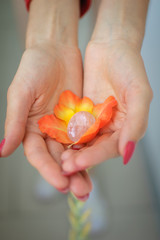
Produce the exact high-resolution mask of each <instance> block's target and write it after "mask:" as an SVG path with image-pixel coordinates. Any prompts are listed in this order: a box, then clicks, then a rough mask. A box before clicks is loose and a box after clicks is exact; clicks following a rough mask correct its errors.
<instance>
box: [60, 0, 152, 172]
mask: <svg viewBox="0 0 160 240" xmlns="http://www.w3.org/2000/svg"><path fill="white" fill-rule="evenodd" d="M147 8H148V0H143V1H139V0H136V1H132V0H102V2H101V5H100V9H99V12H98V17H97V22H96V26H95V29H94V32H93V35H92V38H91V41H90V43H89V44H88V47H87V50H86V55H85V64H84V87H83V94H84V96H88V97H90V98H91V99H92V100H93V101H94V102H95V103H101V102H103V101H104V100H105V99H106V98H107V97H108V96H110V95H113V96H115V98H116V99H117V101H118V108H117V111H116V113H115V115H114V117H113V121H112V122H111V123H110V124H109V125H108V126H107V127H106V128H104V129H103V130H102V131H101V132H100V134H99V135H98V136H97V138H96V139H95V141H94V142H91V143H90V144H89V145H88V147H86V148H84V149H83V151H82V150H81V152H79V153H75V152H74V151H72V150H69V151H68V153H67V152H64V153H63V155H62V160H65V161H64V164H63V170H64V171H65V172H68V173H71V172H75V171H78V170H80V169H81V170H82V169H85V168H88V167H90V166H93V165H96V164H99V163H100V162H103V161H105V160H107V159H110V158H114V157H117V156H119V155H121V156H122V157H123V163H124V164H127V163H128V162H129V160H130V159H131V157H132V155H133V152H134V149H135V146H136V143H137V142H138V141H139V140H140V139H141V138H142V137H143V135H144V133H145V131H146V128H147V122H148V114H149V107H150V102H151V99H152V90H151V87H150V85H149V82H148V79H147V75H146V72H145V68H144V63H143V60H142V58H141V54H140V49H141V45H142V41H143V37H144V32H145V22H146V15H147ZM66 160H67V161H66Z"/></svg>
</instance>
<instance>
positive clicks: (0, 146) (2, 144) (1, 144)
mask: <svg viewBox="0 0 160 240" xmlns="http://www.w3.org/2000/svg"><path fill="white" fill-rule="evenodd" d="M4 144H5V139H3V140H2V142H1V143H0V157H1V152H2V148H3V146H4Z"/></svg>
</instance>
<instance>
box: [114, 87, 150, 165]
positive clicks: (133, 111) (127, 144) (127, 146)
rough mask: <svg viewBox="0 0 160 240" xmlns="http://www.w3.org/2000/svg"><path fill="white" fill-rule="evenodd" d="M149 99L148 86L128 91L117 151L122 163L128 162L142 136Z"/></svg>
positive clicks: (146, 122) (146, 118)
mask: <svg viewBox="0 0 160 240" xmlns="http://www.w3.org/2000/svg"><path fill="white" fill-rule="evenodd" d="M151 99H152V90H151V88H150V87H147V88H146V89H145V88H144V87H143V89H142V90H141V91H140V90H139V91H130V92H129V94H128V96H127V115H126V120H125V121H124V125H123V127H122V129H121V132H120V138H119V152H120V154H121V155H122V156H123V163H124V164H127V163H128V162H129V160H130V158H131V157H132V154H133V152H134V150H135V146H136V143H137V142H138V141H139V140H140V139H141V138H142V137H143V136H144V133H145V131H146V128H147V124H148V115H149V107H150V103H151Z"/></svg>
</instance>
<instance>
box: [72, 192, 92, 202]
mask: <svg viewBox="0 0 160 240" xmlns="http://www.w3.org/2000/svg"><path fill="white" fill-rule="evenodd" d="M75 197H76V198H77V199H78V200H80V201H86V200H87V199H88V198H89V193H88V194H86V195H84V196H77V195H75Z"/></svg>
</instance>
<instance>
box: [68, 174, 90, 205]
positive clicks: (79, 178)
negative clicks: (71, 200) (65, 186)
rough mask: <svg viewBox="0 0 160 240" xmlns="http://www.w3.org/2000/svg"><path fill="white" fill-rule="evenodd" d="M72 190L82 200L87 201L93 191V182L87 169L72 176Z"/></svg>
mask: <svg viewBox="0 0 160 240" xmlns="http://www.w3.org/2000/svg"><path fill="white" fill-rule="evenodd" d="M70 191H71V192H72V193H73V194H74V195H75V197H76V198H77V199H79V200H81V201H86V200H87V199H88V198H89V194H90V192H91V191H92V182H91V180H90V177H89V175H88V173H87V172H86V171H81V172H78V173H75V174H73V175H72V176H71V177H70Z"/></svg>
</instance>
